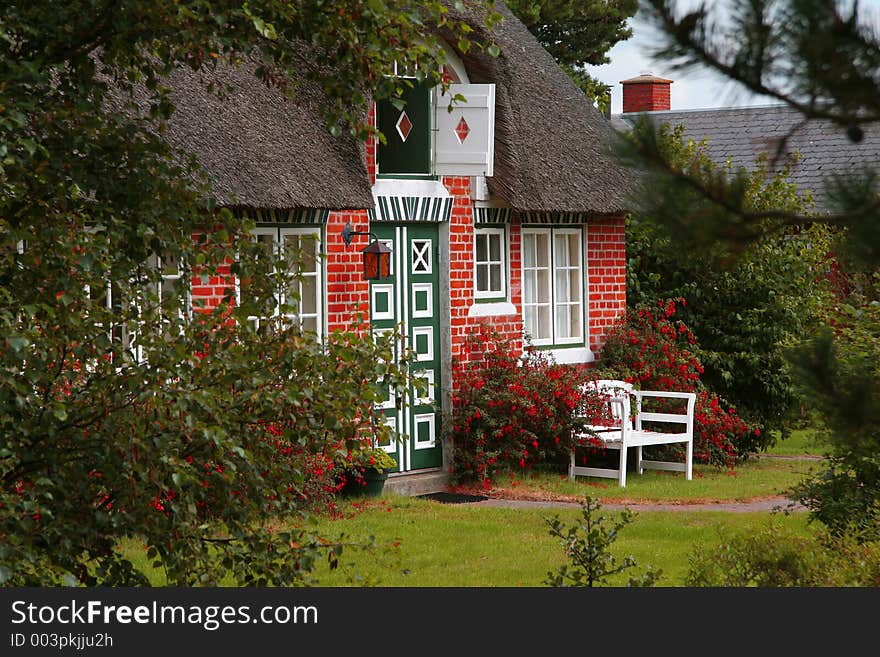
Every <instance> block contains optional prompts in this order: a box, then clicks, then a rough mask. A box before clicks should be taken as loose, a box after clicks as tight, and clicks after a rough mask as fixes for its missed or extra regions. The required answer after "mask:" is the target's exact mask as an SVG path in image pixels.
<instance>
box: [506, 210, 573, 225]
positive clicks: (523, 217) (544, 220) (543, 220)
mask: <svg viewBox="0 0 880 657" xmlns="http://www.w3.org/2000/svg"><path fill="white" fill-rule="evenodd" d="M519 216H520V222H521V223H523V224H542V225H546V224H553V225H560V224H585V223H587V220H588V219H589V218H590V215H589V214H587V213H584V212H520V213H519Z"/></svg>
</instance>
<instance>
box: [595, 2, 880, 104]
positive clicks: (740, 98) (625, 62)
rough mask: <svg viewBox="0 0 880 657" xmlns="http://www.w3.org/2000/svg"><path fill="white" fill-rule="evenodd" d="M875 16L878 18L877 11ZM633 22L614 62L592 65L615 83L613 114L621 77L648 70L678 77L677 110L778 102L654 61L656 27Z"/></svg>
mask: <svg viewBox="0 0 880 657" xmlns="http://www.w3.org/2000/svg"><path fill="white" fill-rule="evenodd" d="M695 1H696V0H687V1H686V2H685V3H684V4H685V5H686V4H693V2H695ZM712 5H714V6H715V7H723V5H724V3H722V2H717V3H712ZM878 8H880V0H862V2H861V4H860V9H861V11H866V12H877V11H878ZM874 17H875V19H876V13H875V14H874ZM630 26H631V27H632V29H633V36H632V37H630V38H629V39H628V40H626V41H621V42H620V43H618V44H617V45H616V46H614V48H612V49H611V50H610V51H609V53H608V55H609V57H610V58H611V63H610V64H605V65H603V66H590V67H588V71H589V72H590V74H591V75H593V76H594V77H596V78H598V79H599V80H601V81H602V82H604V83H605V84H608V85H611V113H612V114H620V112H621V111H622V97H623V87H622V86H621V85H620V82H621V80H626V79H628V78H634V77H636V76H637V75H640V74H642V73H645V72H650V73H653V74H654V75H659V76H660V77H665V78H669V79H670V80H673V81H674V82H673V84H672V86H671V87H670V90H671V95H672V109H673V110H683V109H703V108H710V107H731V106H744V105H767V104H770V103H772V102H774V101H773V100H772V99H768V98H767V97H764V96H756V95H754V94H751V93H750V92H748V91H747V90H745V89H744V88H743V87H742V86H741V85H738V84H735V83H733V82H730V81H728V80H725V79H723V78H721V77H719V76H716V75H714V74H712V73H710V72H708V71H706V72H704V73H695V72H689V73H688V74H687V75H684V74H682V73H680V72H673V71H671V70H670V69H669V68H667V67H665V66H664V65H663V64H662V63H657V62H654V61H653V60H652V59H651V57H650V50H651V46H653V45H656V44H657V38H656V36H655V33H654V32H653V28H652V27H651V26H650V25H648V24H647V23H646V22H645V21H643V20H641V19H640V17H639V15H636V16H635V17H634V18H632V19H630Z"/></svg>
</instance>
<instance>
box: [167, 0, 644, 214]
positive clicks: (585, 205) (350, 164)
mask: <svg viewBox="0 0 880 657" xmlns="http://www.w3.org/2000/svg"><path fill="white" fill-rule="evenodd" d="M449 5H450V8H451V10H452V12H453V13H456V10H455V9H454V3H452V2H450V3H449ZM496 8H497V9H498V10H499V11H500V12H501V13H502V14H503V16H504V20H503V21H502V22H501V24H500V25H498V26H497V27H496V28H494V30H493V37H494V39H495V41H496V42H497V43H498V45H499V46H500V47H501V49H502V53H501V55H500V56H499V57H498V58H492V57H489V56H488V55H485V54H474V53H472V54H468V55H462V59H463V60H464V63H465V67H466V68H467V71H468V76H469V77H470V81H471V82H473V83H480V82H483V83H495V85H496V133H495V175H494V177H492V178H489V179H488V185H489V188H490V190H491V191H492V192H493V194H495V195H496V196H498V197H499V198H500V199H502V200H503V201H504V202H506V203H507V204H508V205H510V206H511V207H513V208H515V209H517V210H522V211H535V212H579V213H592V214H611V213H619V212H621V211H623V210H624V209H625V208H626V203H625V198H626V195H627V193H628V192H629V191H630V189H631V188H632V186H633V178H632V174H630V173H629V172H628V171H627V170H625V169H624V168H623V167H622V166H619V165H617V164H616V163H615V162H614V161H613V160H612V159H611V157H610V156H609V155H607V154H606V152H605V148H606V146H607V145H608V144H609V142H610V141H611V140H612V139H614V138H615V137H616V133H615V132H614V131H613V130H612V129H611V128H610V126H609V125H608V121H607V120H606V119H605V118H604V117H603V116H602V114H601V113H600V112H599V111H598V110H597V109H596V108H594V107H593V105H592V103H591V102H590V101H589V100H588V99H587V97H586V96H585V95H584V94H583V93H582V92H581V91H580V89H578V88H577V87H576V86H575V85H574V84H573V83H572V82H571V80H570V79H569V78H568V76H567V75H566V74H565V73H564V72H563V71H562V70H561V69H560V68H559V67H558V66H557V65H556V62H555V61H554V60H553V58H552V57H551V56H550V54H549V53H548V52H547V51H546V50H544V48H543V47H541V45H540V44H539V43H538V41H537V40H536V39H535V38H534V37H533V36H532V34H531V33H530V32H529V31H528V29H527V28H526V27H525V26H524V25H523V24H522V23H521V22H520V21H519V19H517V18H516V17H514V15H513V14H512V13H510V11H509V10H508V9H507V7H506V6H504V5H503V4H502V3H501V2H498V3H496ZM459 15H460V14H459ZM460 16H461V15H460ZM464 17H466V18H467V19H468V20H469V22H470V23H471V24H472V25H474V26H475V32H476V33H477V35H478V38H480V39H482V38H485V37H486V36H487V35H486V30H485V27H483V26H482V25H483V23H482V21H481V20H480V18H479V15H478V14H477V13H475V12H472V11H470V10H466V13H465V14H464ZM308 54H309V53H308V51H307V47H305V46H304V47H303V48H302V49H301V50H300V52H298V53H292V55H293V56H297V55H298V56H299V57H300V58H301V61H302V66H303V67H307V66H315V63H314V62H315V61H316V58H314V57H308ZM168 82H169V85H170V86H171V87H172V89H173V94H172V98H173V102H174V103H175V105H176V108H177V109H176V111H175V113H174V115H173V116H172V118H171V120H170V125H169V129H168V131H167V133H166V136H167V139H168V141H169V142H170V143H171V144H172V145H173V146H175V147H179V148H181V149H183V150H186V151H189V152H191V153H192V154H193V155H195V156H196V158H197V159H198V161H199V162H200V164H201V165H202V166H203V168H204V170H205V172H206V173H207V175H208V178H209V179H210V180H211V182H212V183H213V185H214V191H215V192H216V194H217V196H218V200H219V201H220V202H221V203H222V204H224V205H232V206H244V207H252V208H267V209H295V208H327V209H354V208H372V207H373V198H372V195H371V188H370V181H369V177H368V174H367V171H366V167H365V159H364V149H363V145H362V144H361V143H359V142H357V141H356V140H355V139H354V138H353V137H352V136H351V135H350V134H347V133H345V134H343V135H341V136H340V137H332V136H331V135H330V134H329V132H328V130H327V128H326V126H325V125H324V123H323V122H322V120H321V117H320V115H319V113H318V108H319V107H320V106H321V103H322V97H323V94H322V91H321V89H320V87H319V85H317V84H314V83H309V82H306V81H303V82H302V83H301V84H300V85H299V86H297V87H295V91H294V100H293V101H291V100H290V99H289V98H288V97H287V96H286V95H285V94H284V93H283V92H282V91H280V90H278V89H275V88H270V87H267V86H266V85H265V84H263V83H261V82H260V81H259V80H257V79H256V78H255V77H254V76H253V75H251V73H250V72H249V71H247V70H245V69H235V68H233V67H231V66H228V65H218V66H217V68H216V69H211V70H208V71H200V72H193V71H191V70H189V69H178V70H176V71H175V72H174V73H173V75H172V76H171V77H170V78H169V80H168ZM209 82H212V83H213V84H214V85H215V86H218V87H220V88H223V87H226V86H229V85H232V86H233V87H234V89H233V90H232V91H231V92H229V93H228V94H226V95H225V96H224V97H223V98H218V97H217V95H216V93H214V92H211V91H209V90H208V83H209Z"/></svg>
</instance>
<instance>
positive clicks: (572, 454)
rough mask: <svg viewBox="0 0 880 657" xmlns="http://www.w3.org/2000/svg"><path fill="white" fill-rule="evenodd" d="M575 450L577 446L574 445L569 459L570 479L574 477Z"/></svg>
mask: <svg viewBox="0 0 880 657" xmlns="http://www.w3.org/2000/svg"><path fill="white" fill-rule="evenodd" d="M575 451H576V450H575V448H574V447H572V448H571V458H570V459H569V461H568V478H569V479H574V453H575Z"/></svg>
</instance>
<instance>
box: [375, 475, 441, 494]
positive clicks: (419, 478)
mask: <svg viewBox="0 0 880 657" xmlns="http://www.w3.org/2000/svg"><path fill="white" fill-rule="evenodd" d="M449 484H450V476H449V473H448V472H445V471H443V470H440V469H436V470H425V471H420V472H413V473H403V472H401V473H394V474H392V475H389V476H388V479H386V480H385V488H384V491H385V492H387V493H395V494H397V495H406V496H409V497H414V496H416V495H426V494H428V493H441V492H443V491H445V490H446V489H447V488H448V487H449Z"/></svg>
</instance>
